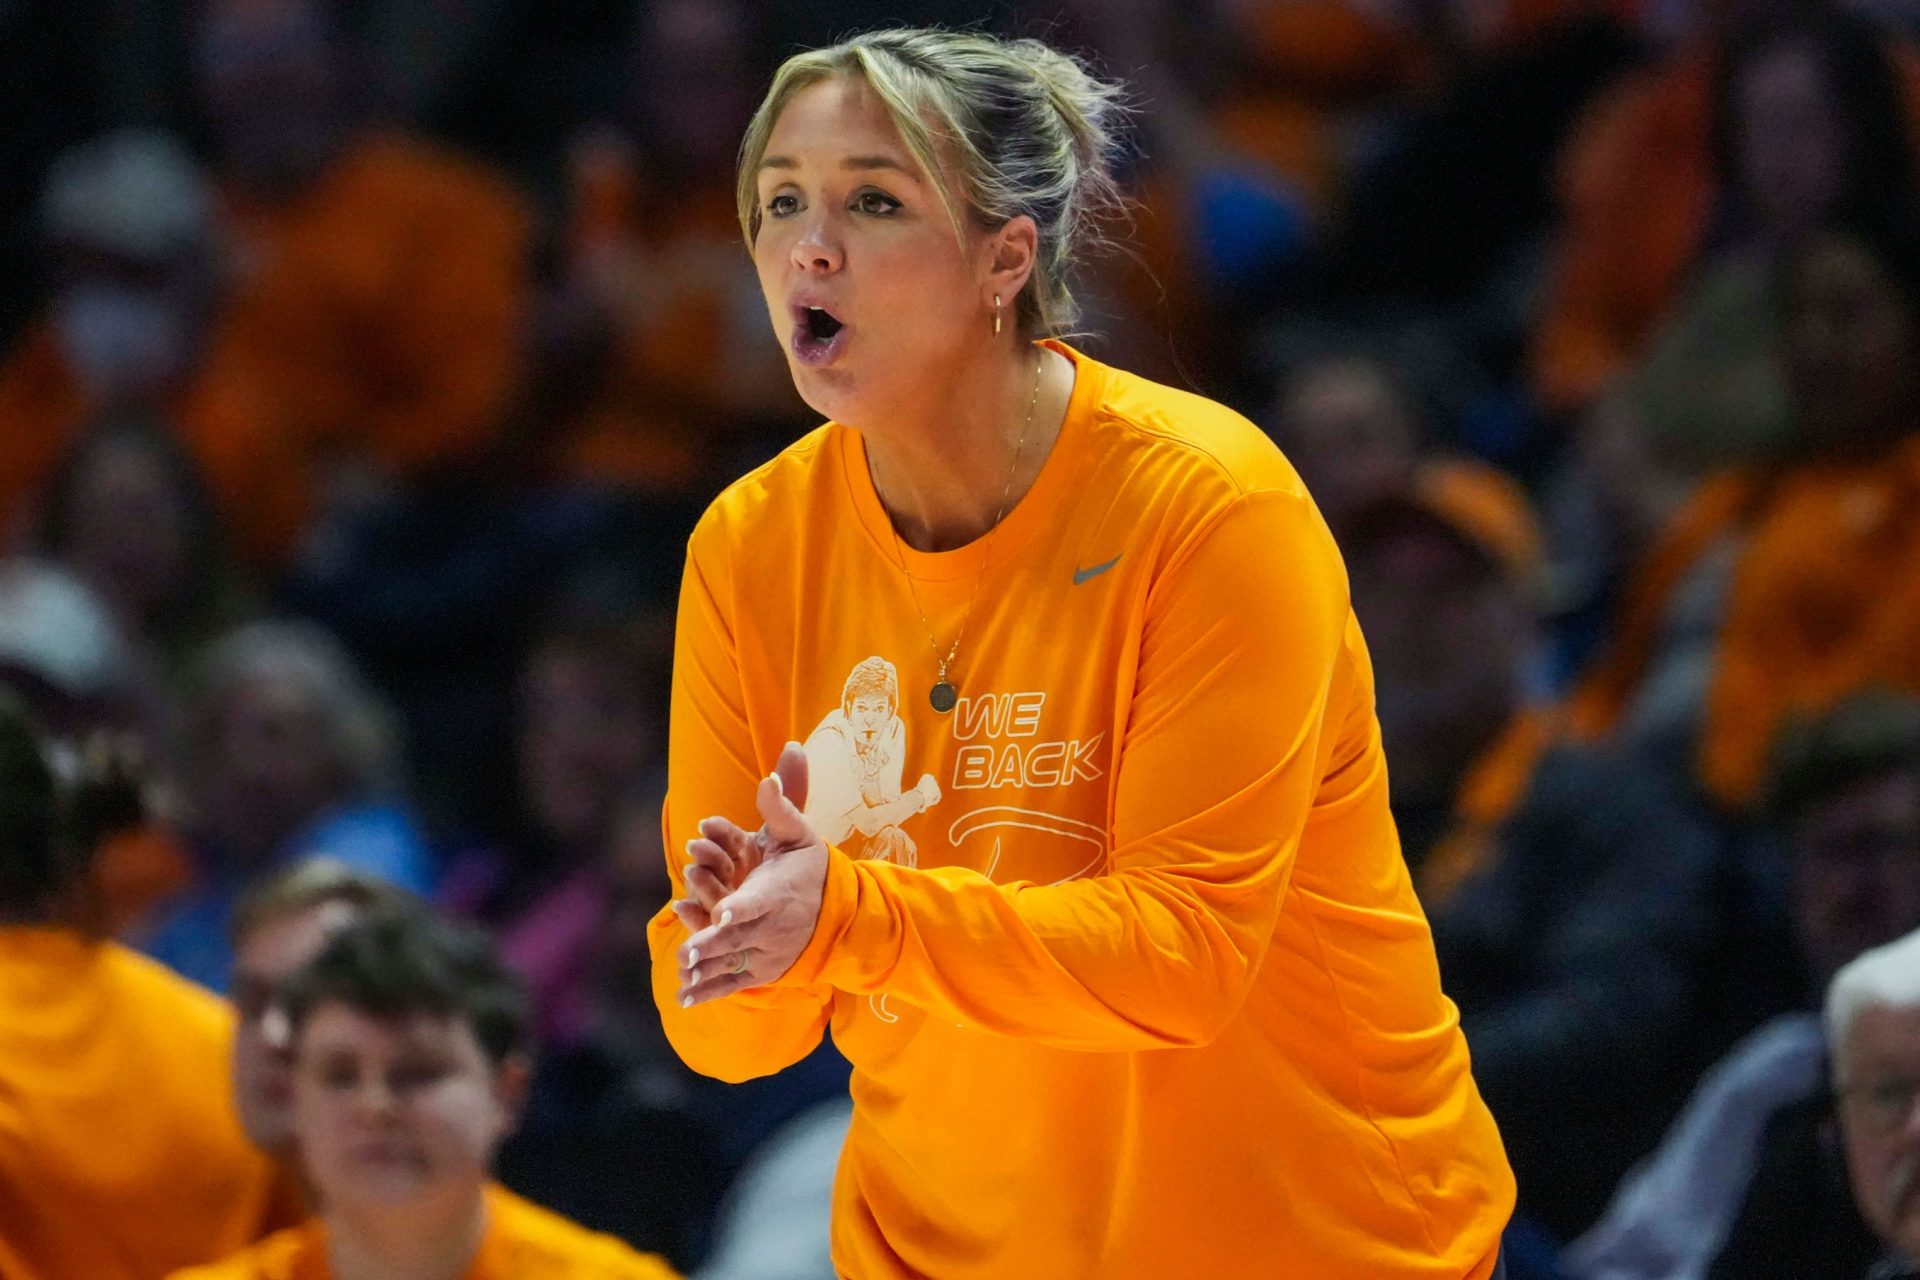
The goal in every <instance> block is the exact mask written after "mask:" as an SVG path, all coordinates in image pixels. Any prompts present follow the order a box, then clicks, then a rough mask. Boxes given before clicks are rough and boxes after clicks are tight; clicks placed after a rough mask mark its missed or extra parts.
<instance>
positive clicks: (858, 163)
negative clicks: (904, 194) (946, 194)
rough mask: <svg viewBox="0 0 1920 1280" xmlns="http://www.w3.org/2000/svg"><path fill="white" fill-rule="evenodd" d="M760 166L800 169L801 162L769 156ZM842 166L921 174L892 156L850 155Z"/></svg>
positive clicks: (788, 157) (911, 175)
mask: <svg viewBox="0 0 1920 1280" xmlns="http://www.w3.org/2000/svg"><path fill="white" fill-rule="evenodd" d="M760 167H761V168H762V169H798V168H799V167H800V162H799V161H798V160H795V159H794V158H793V157H792V156H768V157H767V158H766V159H764V160H762V161H761V162H760ZM840 167H841V168H842V169H860V170H873V169H891V170H893V171H894V172H895V173H899V174H904V175H905V176H907V177H909V178H914V177H918V176H919V175H918V173H917V171H915V170H913V169H909V168H908V167H907V166H906V165H903V164H901V163H900V162H899V161H898V160H896V159H894V158H893V157H892V156H848V157H847V158H846V159H845V160H842V161H841V162H840Z"/></svg>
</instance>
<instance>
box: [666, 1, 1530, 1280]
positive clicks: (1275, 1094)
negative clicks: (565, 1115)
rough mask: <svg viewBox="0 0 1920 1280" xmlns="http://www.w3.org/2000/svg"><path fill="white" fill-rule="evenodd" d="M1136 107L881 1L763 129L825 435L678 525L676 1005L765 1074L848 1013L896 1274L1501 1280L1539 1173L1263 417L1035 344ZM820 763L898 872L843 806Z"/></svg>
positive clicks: (774, 311) (720, 1064)
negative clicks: (866, 24)
mask: <svg viewBox="0 0 1920 1280" xmlns="http://www.w3.org/2000/svg"><path fill="white" fill-rule="evenodd" d="M1115 94H1116V90H1115V88H1114V87H1113V86H1111V85H1108V84H1104V83H1101V82H1099V81H1097V80H1095V79H1093V78H1092V77H1091V76H1090V75H1089V73H1088V72H1087V71H1086V70H1085V69H1084V68H1083V67H1082V66H1081V65H1080V64H1078V63H1077V62H1075V61H1073V60H1072V59H1070V58H1068V57H1066V56H1064V55H1061V54H1059V53H1057V52H1055V51H1053V50H1051V49H1049V48H1047V47H1046V46H1044V45H1041V44H1039V43H1037V42H1033V41H1009V42H1002V41H999V40H996V39H994V38H992V37H988V36H983V35H975V34H951V33H940V32H929V31H892V32H883V33H877V34H873V35H868V36H863V37H859V38H857V39H855V40H853V41H850V42H849V43H847V44H844V45H840V46H835V47H833V48H830V49H826V50H821V51H816V52H812V53H806V54H801V55H798V56H797V57H795V58H794V59H791V60H789V61H788V62H787V63H786V64H785V66H784V67H783V69H782V70H781V72H780V73H779V74H778V75H777V76H776V78H775V80H774V83H773V86H772V88H771V89H770V91H769V93H768V95H767V98H766V101H765V102H764V103H763V105H762V107H761V109H760V111H759V113H758V114H757V115H756V117H755V121H754V123H753V125H752V126H751V127H750V129H749V132H748V136H747V139H746V142H745V144H744V146H743V151H742V165H741V175H740V205H741V215H742V218H741V220H742V224H743V229H744V231H745V233H746V236H747V240H748V242H749V244H750V246H751V250H752V255H753V259H754V262H755V265H756V268H757V270H758V272H759V276H760V282H761V287H762V289H763V291H764V293H765V294H766V297H767V305H768V309H769V312H770V315H771V319H772V321H773V324H774V327H775V330H776V332H777V333H778V334H779V335H780V336H781V338H782V340H783V342H784V343H785V346H786V351H787V358H788V362H789V365H790V367H791V369H792V372H793V375H794V381H795V383H796V385H797V387H798V388H799V391H800V393H801V395H802V397H803V398H804V399H806V400H807V401H808V403H809V404H811V405H812V406H813V407H814V408H815V409H816V410H818V411H820V412H822V413H824V414H826V415H828V416H829V417H830V418H831V419H832V421H830V422H829V423H828V424H827V425H825V426H823V427H821V428H819V429H818V430H816V431H814V432H812V433H810V434H808V435H807V436H806V437H804V438H803V439H801V440H800V441H799V442H797V443H796V444H794V445H793V446H791V447H790V448H788V449H787V450H786V451H785V452H784V453H782V454H781V455H780V456H779V457H777V458H775V459H774V460H773V461H771V462H769V463H768V464H766V465H765V466H763V467H762V468H760V469H759V470H757V471H755V472H753V473H751V474H749V475H748V476H747V477H745V478H744V479H742V480H741V481H739V482H738V483H736V484H735V485H734V486H732V487H731V488H730V489H729V490H727V491H726V492H725V493H724V494H723V495H722V496H721V497H720V498H719V499H718V500H717V501H716V502H715V503H714V504H713V506H712V507H711V508H710V509H709V510H708V512H707V513H706V515H705V516H704V517H703V519H702V521H701V523H700V525H699V527H698V529H697V530H696V532H695V534H694V536H693V538H692V540H691V542H690V545H689V548H688V560H687V569H686V576H685V579H684V582H683V587H682V594H681V600H680V613H679V620H678V636H677V651H676V655H675V663H674V688H673V698H672V718H671V724H670V729H669V738H670V746H669V759H670V764H669V783H668V797H667V804H666V808H665V817H664V825H665V832H666V839H667V847H668V849H669V850H671V851H676V852H677V851H678V850H681V849H683V848H684V849H687V850H688V851H689V856H690V857H691V859H692V866H691V868H690V869H688V870H686V871H682V870H681V869H680V868H679V867H677V866H676V867H673V868H671V870H672V874H673V876H674V884H675V892H676V893H677V894H679V895H681V896H680V897H679V898H678V899H677V900H676V901H675V902H674V903H672V904H670V905H669V907H668V908H666V909H663V910H662V911H661V912H660V914H659V915H658V916H657V917H656V918H655V919H654V921H653V924H652V926H651V937H650V942H651V948H652V952H653V961H654V974H653V978H654V992H655V999H656V1002H657V1004H658V1005H659V1006H660V1009H661V1014H662V1017H663V1020H664V1023H665V1028H666V1032H667V1035H668V1038H669V1039H670V1040H671V1041H672V1043H673V1044H674V1046H675V1048H676V1049H677V1050H678V1052H679V1053H680V1054H681V1056H682V1057H683V1058H684V1059H685V1060H686V1061H687V1062H688V1063H689V1064H690V1065H691V1066H693V1067H695V1068H696V1069H698V1070H700V1071H702V1072H704V1073H706V1074H709V1075H713V1076H717V1077H719V1078H722V1079H729V1080H743V1079H747V1078H750V1077H754V1076H760V1075H766V1074H770V1073H772V1072H775V1071H778V1070H780V1069H781V1068H783V1067H785V1066H787V1065H788V1064H790V1063H792V1062H794V1061H797V1060H798V1059H799V1058H800V1057H802V1056H803V1055H804V1054H806V1053H807V1052H809V1051H810V1050H811V1049H812V1048H813V1047H814V1046H815V1045H816V1044H817V1043H818V1042H819V1041H820V1038H821V1035H822V1033H823V1031H824V1030H825V1029H826V1027H827V1026H828V1024H829V1023H831V1024H832V1027H833V1034H834V1041H835V1043H836V1045H837V1046H838V1047H839V1048H840V1050H841V1051H842V1052H843V1053H845V1054H846V1055H847V1057H848V1058H849V1059H851V1061H852V1063H853V1066H854V1075H853V1080H852V1094H853V1100H854V1114H853V1120H852V1126H851V1129H850V1132H849V1136H848V1139H847V1145H846V1149H845V1153H844V1155H843V1157H842V1160H841V1165H840V1171H839V1179H838V1184H837V1187H836V1192H835V1197H834V1221H833V1225H832V1240H833V1251H834V1257H835V1264H836V1266H837V1267H839V1269H840V1270H841V1271H842V1272H843V1273H845V1274H848V1275H855V1276H860V1277H862V1278H863V1280H877V1278H878V1277H908V1276H915V1277H937V1278H939V1280H966V1278H971V1277H988V1276H994V1277H999V1276H1008V1275H1036V1276H1038V1275H1048V1276H1093V1275H1099V1276H1108V1277H1132V1276H1140V1277H1145V1276H1165V1275H1255V1274H1263V1275H1264V1274H1289V1275H1291V1274H1298V1275H1312V1276H1315V1277H1322V1278H1324V1280H1349V1278H1353V1280H1358V1278H1359V1277H1369V1278H1371V1280H1383V1278H1397V1277H1416V1276H1419V1277H1436V1278H1437V1277H1466V1276H1471V1277H1488V1276H1492V1275H1496V1274H1498V1269H1499V1258H1498V1252H1499V1242H1500V1233H1501V1230H1502V1228H1503V1227H1504V1225H1505V1224H1506V1221H1507V1218H1508V1215H1509V1213H1510V1212H1511V1209H1512V1206H1513V1196H1514V1184H1513V1180H1512V1175H1511V1173H1510V1172H1509V1170H1508V1167H1507V1163H1506V1158H1505V1156H1504V1154H1503V1152H1502V1149H1501V1145H1500V1138H1499V1134H1498V1132H1497V1131H1496V1129H1495V1127H1494V1124H1493V1119H1492V1117H1491V1115H1490V1114H1489V1113H1488V1111H1487V1109H1486V1107H1485V1105H1484V1104H1483V1103H1482V1101H1481V1099H1480V1097H1479V1094H1478V1091H1477V1090H1476V1088H1475V1085H1474V1082H1473V1078H1472V1075H1471V1073H1470V1071H1469V1069H1468V1060H1467V1046H1466V1042H1465V1040H1464V1039H1463V1037H1462V1035H1461V1032H1460V1029H1459V1021H1458V1014H1457V1012H1456V1010H1455V1009H1454V1007H1453V1005H1452V1004H1451V1003H1450V1002H1449V1001H1448V1000H1447V998H1446V997H1445V996H1444V995H1443V994H1442V993H1441V989H1440V981H1439V974H1438V971H1437V966H1436V963H1435V959H1434V951H1433V942H1432V938H1431V936H1430V934H1429V932H1428V929H1427V925H1426V921H1425V919H1424V917H1423V916H1422V914H1421V909H1420V905H1419V902H1418V900H1417V899H1416V898H1415V896H1414V893H1413V888H1412V884H1411V882H1410V880H1409V877H1408V874H1407V870H1406V865H1405V862H1404V861H1403V859H1402V857H1401V854H1400V849H1399V845H1398V841H1397V839H1396V837H1395V834H1394V828H1393V822H1392V818H1391V815H1390V812H1389V810H1388V807H1387V788H1386V769H1385V764H1384V761H1383V757H1382V753H1381V747H1380V737H1379V728H1378V725H1377V723H1376V721H1375V718H1374V713H1373V687H1372V677H1371V675H1370V672H1369V667H1368V662H1367V658H1366V649H1365V644H1364V641H1363V640H1362V638H1361V635H1360V632H1359V629H1358V626H1357V625H1356V623H1355V622H1354V619H1353V614H1352V610H1351V608H1350V606H1349V604H1348V600H1347V588H1346V580H1345V573H1344V571H1343V569H1342V567H1341V564H1340V559H1339V554H1338V552H1337V551H1336V550H1335V548H1334V545H1333V542H1332V539H1331V537H1330V536H1329V535H1328V533H1327V530H1326V526H1325V524H1324V523H1323V522H1322V521H1321V519H1320V517H1319V515H1318V513H1317V512H1316V511H1315V509H1314V506H1313V503H1312V500H1311V499H1310V498H1309V497H1308V496H1307V494H1306V492H1305V490H1304V488H1303V487H1302V486H1301V484H1300V481H1299V479H1298V477H1297V476H1296V475H1295V473H1294V471H1293V469H1292V468H1291V467H1290V466H1289V465H1288V464H1287V463H1286V461H1285V460H1284V459H1283V458H1282V457H1281V456H1280V454H1279V452H1278V451H1277V450H1276V449H1275V448H1274V447H1273V446H1272V444H1271V443H1270V442H1269V441H1268V440H1267V439H1266V437H1265V436H1264V435H1262V434H1261V433H1260V432H1259V431H1258V430H1257V429H1256V428H1255V427H1253V426H1252V424H1250V423H1248V422H1247V421H1246V420H1245V419H1243V418H1241V417H1239V416H1238V415H1237V414H1234V413H1232V412H1231V411H1229V410H1227V409H1225V408H1223V407H1221V406H1219V405H1217V404H1213V403H1210V402H1208V401H1206V400H1203V399H1201V398H1199V397H1197V396H1193V395H1190V394H1186V393H1183V392H1179V391H1175V390H1172V389H1169V388H1166V387H1161V386H1157V385H1154V384H1152V383H1149V382H1147V381H1145V380H1144V379H1141V378H1137V377H1134V376H1132V375H1129V374H1127V373H1125V372H1123V371H1121V370H1119V369H1115V368H1109V367H1106V366H1103V365H1101V364H1100V363H1098V362H1096V361H1094V360H1092V359H1090V358H1088V357H1087V356H1085V355H1084V354H1082V353H1080V352H1078V351H1076V350H1074V349H1073V348H1071V347H1069V346H1067V345H1065V344H1064V343H1061V342H1059V341H1057V340H1053V339H1051V338H1049V337H1047V336H1046V335H1050V334H1052V333H1055V332H1058V331H1059V330H1060V329H1061V328H1063V327H1065V326H1067V325H1069V324H1070V323H1071V322H1072V320H1073V300H1072V297H1071V294H1070V293H1069V291H1068V289H1067V287H1066V284H1065V272H1066V269H1067V268H1068V266H1069V264H1070V263H1071V261H1072V258H1073V253H1074V250H1075V248H1076V246H1077V245H1078V243H1079V233H1080V232H1081V231H1082V230H1083V229H1085V228H1086V227H1087V226H1088V225H1089V224H1090V223H1091V222H1092V221H1093V220H1095V219H1096V218H1097V217H1098V216H1099V215H1100V214H1101V213H1102V212H1103V211H1105V210H1107V209H1108V208H1110V207H1111V202H1112V180H1111V175H1110V170H1109V161H1110V157H1111V154H1112V147H1113V138H1112V127H1113V124H1114V114H1115V108H1114V100H1115ZM856 672H857V673H858V674H859V678H858V679H854V680H850V679H849V677H850V675H852V674H854V673H856ZM863 698H865V699H866V701H867V702H868V703H870V704H871V705H868V706H864V707H863V706H862V705H861V702H862V699H863ZM849 701H850V702H851V703H852V704H853V706H852V709H851V710H849V709H848V707H847V705H846V704H847V703H848V702H849ZM889 711H890V712H891V717H890V716H889V715H888V712H889ZM835 712H839V713H841V714H840V716H839V717H837V718H836V716H835V715H834V713H835ZM893 718H897V720H898V724H897V725H894V724H893V723H892V719H893ZM839 720H844V721H845V723H846V725H847V726H848V728H847V732H846V733H843V734H841V735H838V736H840V737H841V738H843V739H845V744H846V745H845V746H841V747H836V748H835V749H834V750H832V751H825V750H823V751H821V752H819V754H818V758H815V755H814V754H813V753H812V752H810V750H809V749H807V748H803V747H802V746H801V744H800V743H798V742H796V741H794V739H796V738H799V737H803V736H807V735H809V734H811V733H812V732H813V731H814V730H815V728H816V727H817V726H821V725H823V724H829V723H833V724H837V723H838V722H839ZM863 741H864V742H865V743H866V745H867V749H868V750H867V755H868V758H869V760H871V757H872V756H873V754H874V753H876V752H877V753H879V755H880V756H881V757H882V759H881V760H880V761H879V762H878V763H877V764H875V766H874V768H873V769H872V773H873V777H872V778H871V779H869V778H868V777H867V776H866V772H865V770H864V767H863V765H862V759H861V751H860V747H861V744H862V742H863ZM847 747H851V749H847ZM895 757H898V759H899V763H900V765H901V769H900V773H899V777H900V779H901V780H902V782H901V789H900V794H899V796H898V798H894V797H893V783H892V779H893V763H892V761H893V758H895ZM770 768H772V769H773V770H774V771H773V772H772V773H769V769H770ZM849 772H851V774H852V776H851V777H848V776H846V775H847V774H848V773H849ZM923 776H931V777H932V779H933V780H934V782H935V785H934V786H932V787H929V786H927V785H926V784H925V783H924V782H921V783H918V784H914V785H912V786H909V785H908V784H907V781H906V780H910V779H917V778H922V777H923ZM816 780H817V783H818V785H819V786H820V787H821V788H822V789H829V788H831V789H833V790H835V791H836V793H838V794H852V793H854V792H856V791H857V794H859V795H860V796H861V797H862V798H863V800H867V801H869V802H870V803H872V804H874V805H876V806H877V807H878V808H880V809H884V810H885V811H886V822H885V825H886V826H888V827H891V828H893V829H895V830H897V832H898V835H897V836H890V837H889V838H888V839H886V840H880V841H868V842H867V843H866V844H865V845H864V846H863V847H862V849H861V852H864V853H868V854H870V855H871V854H878V853H884V854H886V855H887V856H886V857H878V856H867V857H855V856H853V855H852V854H851V853H850V852H849V851H848V850H845V849H841V848H835V847H831V846H829V845H828V844H826V843H825V842H824V841H822V840H821V839H820V838H819V837H818V835H817V834H816V828H815V826H814V825H813V822H812V821H811V820H810V819H809V818H808V816H807V814H808V813H809V812H810V811H811V810H810V807H809V795H810V790H811V785H812V784H813V783H814V782H815V781H816ZM850 789H851V790H850ZM909 792H911V793H912V794H911V795H910V794H909ZM756 811H757V813H758V815H759V818H758V823H759V825H760V830H759V831H758V832H756V833H754V834H751V835H750V834H748V833H747V832H746V831H744V830H743V829H742V827H741V826H740V825H738V824H739V823H740V822H741V821H754V819H753V818H752V817H751V815H753V814H754V813H755V812H756ZM722 815H724V816H722ZM906 840H911V841H912V844H913V853H912V858H911V861H912V862H913V863H914V865H904V864H903V862H902V861H901V860H900V858H901V856H902V855H903V854H904V853H905V850H906V847H907V846H906V843H905V841H906ZM670 860H672V855H671V854H670Z"/></svg>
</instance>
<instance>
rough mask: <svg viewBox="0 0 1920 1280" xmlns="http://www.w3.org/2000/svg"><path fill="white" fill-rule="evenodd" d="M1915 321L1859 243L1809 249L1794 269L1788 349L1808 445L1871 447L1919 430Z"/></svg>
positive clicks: (1824, 243)
mask: <svg viewBox="0 0 1920 1280" xmlns="http://www.w3.org/2000/svg"><path fill="white" fill-rule="evenodd" d="M1916 340H1920V334H1916V332H1915V328H1914V319H1913V316H1912V314H1911V312H1910V309H1909V307H1908V305H1907V303H1906V300H1905V298H1903V297H1902V295H1901V292H1900V289H1899V287H1898V286H1897V285H1895V284H1894V282H1893V281H1892V280H1891V279H1890V278H1889V277H1888V275H1887V273H1886V270H1885V269H1884V268H1883V267H1882V266H1881V264H1880V262H1879V260H1878V259H1877V258H1875V257H1874V255H1873V253H1872V252H1871V251H1870V250H1869V249H1868V248H1867V247H1866V246H1865V245H1862V244H1861V243H1859V242H1858V241H1855V240H1850V239H1845V238H1830V239H1824V240H1820V241H1818V242H1816V243H1814V244H1813V245H1811V246H1809V247H1808V249H1807V251H1806V252H1805V253H1803V254H1801V255H1800V257H1799V260H1798V261H1797V262H1796V263H1795V265H1794V270H1793V273H1792V280H1791V297H1790V300H1789V306H1788V316H1787V343H1788V354H1789V357H1790V361H1789V364H1790V368H1791V371H1792V377H1793V387H1794V392H1795V399H1796V402H1797V403H1798V405H1799V410H1800V417H1801V421H1802V424H1803V430H1804V432H1805V438H1806V443H1808V444H1810V445H1814V446H1819V447H1834V446H1842V447H1844V446H1846V445H1847V444H1849V443H1850V442H1851V443H1871V442H1872V441H1875V440H1878V439H1883V438H1884V437H1885V436H1886V433H1887V432H1888V431H1889V430H1890V429H1894V430H1905V429H1909V428H1911V427H1912V426H1913V425H1915V424H1914V423H1913V422H1912V421H1911V415H1912V414H1913V413H1914V411H1915V408H1916V406H1915V403H1914V402H1915V399H1916V396H1920V361H1916V351H1915V342H1916Z"/></svg>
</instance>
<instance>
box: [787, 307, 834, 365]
mask: <svg viewBox="0 0 1920 1280" xmlns="http://www.w3.org/2000/svg"><path fill="white" fill-rule="evenodd" d="M793 312H794V322H795V323H794V331H793V352H794V355H795V356H797V357H798V358H799V359H800V360H801V361H802V362H803V363H805V364H811V365H821V364H826V363H828V362H829V361H831V360H832V359H833V358H834V357H835V356H837V355H838V354H839V353H840V349H841V348H842V347H843V346H845V345H846V343H845V338H846V332H847V326H846V322H845V321H843V320H841V319H840V317H838V316H836V315H834V314H833V313H832V312H831V311H828V310H827V309H826V308H825V307H802V306H796V307H794V308H793Z"/></svg>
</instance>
